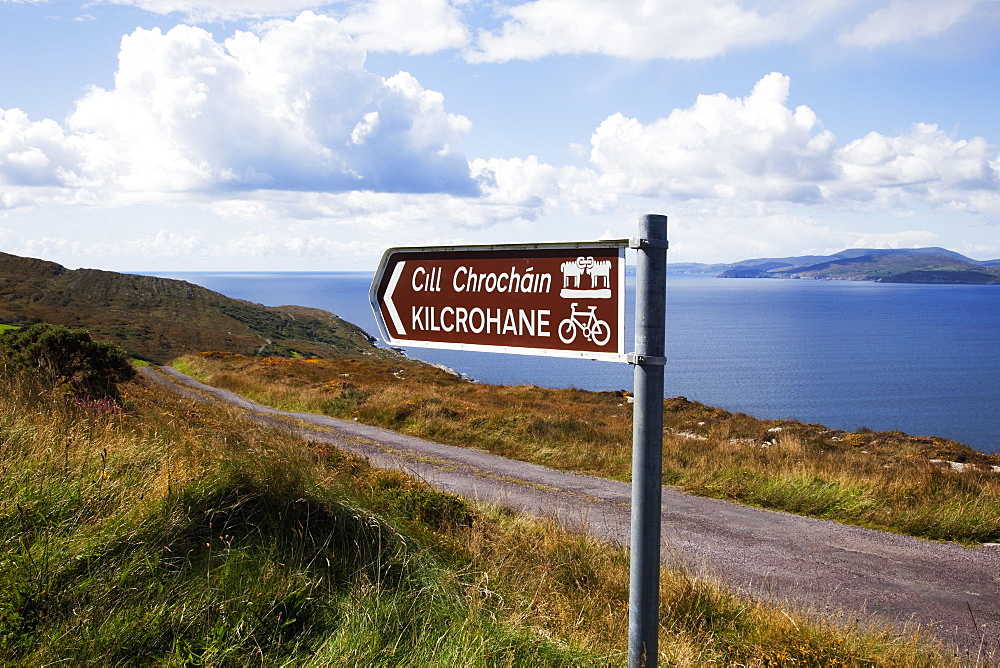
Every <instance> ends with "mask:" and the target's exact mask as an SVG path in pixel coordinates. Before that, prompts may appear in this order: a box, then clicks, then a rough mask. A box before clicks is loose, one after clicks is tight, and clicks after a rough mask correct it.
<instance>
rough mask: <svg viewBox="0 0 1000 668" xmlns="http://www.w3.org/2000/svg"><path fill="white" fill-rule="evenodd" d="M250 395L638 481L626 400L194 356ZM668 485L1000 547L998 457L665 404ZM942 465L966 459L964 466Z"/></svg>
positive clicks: (315, 363)
mask: <svg viewBox="0 0 1000 668" xmlns="http://www.w3.org/2000/svg"><path fill="white" fill-rule="evenodd" d="M182 364H183V365H184V369H185V370H186V371H188V372H191V373H195V374H197V375H198V376H199V377H200V378H202V379H204V380H207V381H209V382H211V383H212V384H214V385H218V386H220V387H226V388H228V389H231V390H233V391H235V392H237V393H239V394H242V395H244V396H246V397H248V398H251V399H255V400H257V401H260V402H262V403H265V404H269V405H271V406H275V407H278V408H285V409H290V410H303V411H311V412H316V413H325V414H328V415H334V416H338V417H343V418H347V419H357V420H359V421H362V422H365V423H368V424H373V425H379V426H383V427H388V428H390V429H395V430H398V431H401V432H404V433H409V434H413V435H417V436H422V437H426V438H431V439H434V440H438V441H441V442H444V443H450V444H454V445H461V446H468V447H478V448H483V449H486V450H489V451H490V452H494V453H496V454H500V455H503V456H506V457H511V458H515V459H521V460H524V461H531V462H535V463H539V464H543V465H546V466H551V467H555V468H561V469H566V470H573V471H578V472H581V473H588V474H594V475H601V476H605V477H610V478H616V479H619V480H628V479H629V476H630V475H631V465H630V457H631V438H632V435H631V417H632V411H631V405H630V404H629V399H630V397H629V396H628V393H626V392H585V391H582V390H553V389H544V388H538V387H533V386H514V387H507V386H496V385H480V384H474V383H470V382H468V381H465V380H462V379H460V378H457V377H455V376H453V375H450V374H447V373H445V372H443V371H441V370H439V369H436V368H434V367H431V366H429V365H425V364H420V363H417V362H414V361H412V360H407V359H404V358H399V359H398V360H363V359H361V360H287V359H280V358H268V359H264V360H253V359H250V358H245V357H241V356H238V355H228V354H205V355H201V356H191V357H187V358H185V359H184V360H183V361H182ZM664 423H665V424H664V450H663V480H664V483H665V484H669V485H675V486H677V487H679V488H682V489H685V490H687V491H689V492H692V493H695V494H700V495H705V496H714V497H719V498H726V499H731V500H735V501H739V502H741V503H747V504H752V505H757V506H761V507H765V508H773V509H777V510H784V511H788V512H793V513H799V514H803V515H810V516H814V517H819V518H824V519H832V520H837V521H840V522H845V523H849V524H856V525H861V526H867V527H872V528H878V529H885V530H889V531H895V532H899V533H904V534H909V535H913V536H919V537H923V538H930V539H937V540H952V541H959V542H962V543H966V544H975V543H982V542H997V541H1000V473H997V470H1000V457H998V456H996V455H993V456H988V455H983V454H981V453H977V452H975V451H973V450H972V449H971V448H968V447H967V446H964V445H962V444H959V443H955V442H953V441H946V440H945V439H941V438H934V437H911V436H908V435H906V434H903V433H901V432H877V433H876V432H870V431H867V430H862V431H860V432H857V433H846V432H843V431H838V430H830V429H827V428H825V427H823V426H822V425H812V424H803V423H801V422H796V421H792V420H758V419H755V418H752V417H750V416H747V415H743V414H738V413H737V414H734V413H729V412H726V411H723V410H720V409H716V408H712V407H709V406H705V405H703V404H699V403H697V402H692V401H688V400H686V399H684V398H683V397H681V398H676V399H667V400H666V401H665V404H664ZM932 460H946V461H955V462H959V463H961V464H962V466H964V467H965V468H964V470H962V471H958V470H955V469H954V468H952V467H951V466H950V465H948V464H946V463H944V464H942V463H940V462H937V463H936V462H934V461H932Z"/></svg>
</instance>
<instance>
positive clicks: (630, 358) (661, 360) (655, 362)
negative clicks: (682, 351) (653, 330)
mask: <svg viewBox="0 0 1000 668" xmlns="http://www.w3.org/2000/svg"><path fill="white" fill-rule="evenodd" d="M625 361H626V362H628V363H629V364H643V365H646V366H664V365H666V363H667V358H666V357H656V356H655V355H640V354H638V353H628V354H627V355H626V356H625Z"/></svg>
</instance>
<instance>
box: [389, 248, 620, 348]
mask: <svg viewBox="0 0 1000 668" xmlns="http://www.w3.org/2000/svg"><path fill="white" fill-rule="evenodd" d="M626 244H627V242H626V241H624V240H623V241H608V242H593V243H589V242H588V243H576V244H534V245H531V246H524V245H512V246H452V247H434V248H393V249H390V250H388V251H386V253H385V255H384V256H383V258H382V262H381V264H380V266H379V270H378V272H377V274H376V276H375V279H374V280H373V282H372V288H371V302H372V308H373V310H374V312H375V319H376V320H377V321H378V324H379V329H380V330H381V332H382V335H383V337H384V338H385V340H386V341H387V342H389V343H390V344H392V345H398V346H424V347H434V348H457V349H465V350H488V351H494V352H508V353H521V354H529V355H557V356H565V357H589V358H592V359H604V360H614V361H623V360H624V359H625V355H624V347H625V341H624V331H625V327H624V318H625V260H624V248H625V245H626Z"/></svg>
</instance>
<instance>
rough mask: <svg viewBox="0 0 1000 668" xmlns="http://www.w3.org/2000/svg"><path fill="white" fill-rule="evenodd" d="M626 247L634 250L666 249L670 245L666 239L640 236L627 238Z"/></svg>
mask: <svg viewBox="0 0 1000 668" xmlns="http://www.w3.org/2000/svg"><path fill="white" fill-rule="evenodd" d="M628 247H629V248H633V249H635V250H640V249H646V248H662V249H663V250H667V249H668V248H669V247H670V245H669V244H668V243H667V240H666V239H642V238H640V237H631V238H630V239H629V240H628Z"/></svg>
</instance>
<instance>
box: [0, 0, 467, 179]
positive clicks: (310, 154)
mask: <svg viewBox="0 0 1000 668" xmlns="http://www.w3.org/2000/svg"><path fill="white" fill-rule="evenodd" d="M364 60H365V52H364V50H363V49H362V48H361V47H360V46H359V45H358V44H356V43H355V42H354V41H352V40H351V39H350V38H349V37H348V36H347V35H345V34H344V33H343V31H342V30H341V27H340V25H339V23H338V22H337V21H335V20H334V19H331V18H328V17H325V16H318V15H316V14H312V13H310V12H305V13H303V14H301V15H300V16H299V17H298V18H296V19H295V20H294V21H276V22H272V23H270V24H268V26H267V27H266V28H264V29H262V30H261V31H260V32H259V33H251V32H237V33H236V34H235V35H234V36H233V37H231V38H229V39H227V40H225V42H224V43H219V42H217V41H215V39H214V38H213V36H212V35H211V34H210V33H208V32H206V31H205V30H202V29H201V28H196V27H191V26H177V27H175V28H173V29H171V30H170V31H169V32H167V33H166V34H163V33H161V32H160V31H159V30H158V29H153V30H143V29H138V30H136V31H135V32H133V33H132V34H130V35H127V36H125V37H124V38H123V39H122V46H121V51H120V53H119V67H118V72H117V73H116V75H115V87H114V89H112V90H104V89H101V88H94V89H92V90H91V91H90V92H89V93H88V94H87V95H86V96H85V97H84V98H82V99H81V100H80V101H78V103H77V105H76V109H75V111H74V112H73V113H72V114H71V115H70V117H69V119H68V126H69V128H70V130H71V131H72V133H73V136H72V137H68V136H66V135H65V134H62V130H61V129H60V128H59V126H58V125H56V124H54V123H52V122H51V121H46V122H41V123H38V124H29V123H27V121H26V119H22V118H15V119H14V120H13V122H8V126H11V127H12V128H13V129H9V130H8V131H7V132H5V135H4V136H6V135H10V136H11V137H13V139H11V140H9V141H7V142H5V143H0V148H6V147H7V146H8V144H9V145H10V146H11V147H12V148H10V149H9V150H6V151H4V152H3V156H2V158H0V159H2V160H3V162H2V163H0V164H2V165H4V167H3V168H2V169H3V171H2V172H0V175H3V176H5V177H6V178H7V180H8V181H10V182H13V179H14V178H20V179H22V180H23V179H25V178H36V179H44V178H47V179H49V180H50V181H51V180H52V179H54V178H56V176H59V175H61V176H60V178H61V182H62V183H64V184H67V185H73V184H72V183H69V181H70V179H69V178H68V176H66V174H63V172H66V173H68V172H72V173H74V174H77V175H78V178H77V179H76V181H77V182H78V183H80V184H97V185H100V186H103V187H104V188H108V189H116V188H117V189H122V190H124V191H131V192H152V193H157V192H185V191H213V190H220V189H221V190H247V189H258V188H263V189H280V190H316V191H342V190H352V189H371V190H384V191H404V192H425V191H444V192H451V193H455V194H466V195H467V194H473V193H474V192H475V186H474V183H473V181H472V180H471V178H470V177H469V173H468V164H467V162H466V160H465V158H464V157H462V156H461V155H460V154H457V153H454V152H453V151H452V149H451V147H452V145H453V144H454V143H455V142H457V141H459V140H460V139H461V138H462V137H463V135H464V134H465V133H467V132H468V130H469V129H470V127H471V124H470V123H469V121H468V119H466V118H464V117H462V116H457V115H454V114H449V113H447V112H446V111H445V109H444V99H443V96H442V95H441V94H440V93H437V92H434V91H429V90H425V89H424V88H423V87H422V86H421V85H420V83H419V82H418V81H417V80H416V79H415V78H413V77H412V76H411V75H409V74H407V73H404V72H401V73H399V74H398V75H396V76H394V77H391V78H388V79H383V78H382V77H379V76H377V75H375V74H372V73H371V72H368V71H367V70H366V69H365V68H364ZM366 119H368V121H371V120H372V119H378V123H374V124H372V123H369V125H370V126H366V125H365V123H366ZM32 137H34V138H35V140H32ZM19 138H26V139H19ZM2 141H3V140H0V142H2ZM18 142H20V143H18ZM67 144H73V146H74V147H75V148H78V147H76V145H77V144H82V145H83V147H84V148H85V151H78V152H77V154H75V155H73V156H70V158H72V159H69V158H67V159H65V160H54V159H51V154H53V153H55V152H56V147H57V146H63V147H64V148H65V145H67ZM22 145H23V146H22ZM31 150H38V151H41V152H42V154H43V155H44V156H46V157H49V158H50V159H49V162H48V163H46V164H42V162H43V161H42V160H41V157H38V156H35V155H33V154H32V153H31V152H30V151H31ZM83 156H85V157H83ZM62 157H64V158H65V157H66V156H62ZM18 160H20V163H18ZM59 170H62V172H60V171H59Z"/></svg>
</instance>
